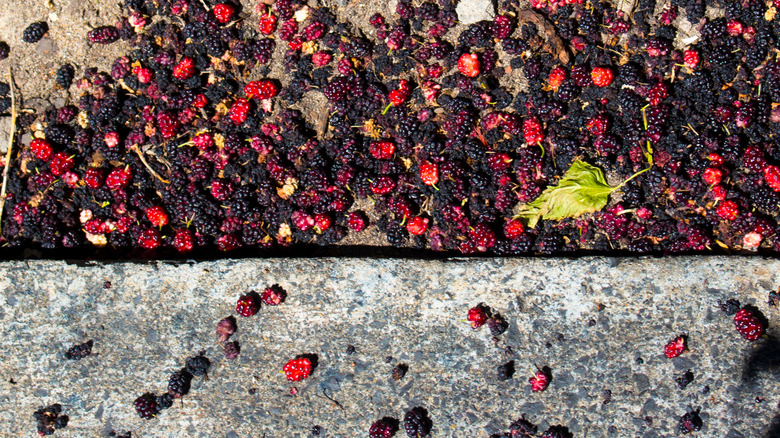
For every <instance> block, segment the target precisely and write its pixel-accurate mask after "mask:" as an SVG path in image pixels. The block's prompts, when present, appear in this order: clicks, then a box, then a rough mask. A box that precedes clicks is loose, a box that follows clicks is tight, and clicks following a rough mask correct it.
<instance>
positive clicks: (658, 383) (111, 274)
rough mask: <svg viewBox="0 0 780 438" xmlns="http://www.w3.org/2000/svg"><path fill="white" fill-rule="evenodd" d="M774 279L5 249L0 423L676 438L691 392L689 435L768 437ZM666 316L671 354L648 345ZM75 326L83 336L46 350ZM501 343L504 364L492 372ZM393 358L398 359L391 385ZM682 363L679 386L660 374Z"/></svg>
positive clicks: (691, 266)
mask: <svg viewBox="0 0 780 438" xmlns="http://www.w3.org/2000/svg"><path fill="white" fill-rule="evenodd" d="M106 282H110V286H109V287H107V286H108V284H107V283H106ZM273 283H279V284H280V285H282V286H283V287H284V288H285V289H286V290H287V291H288V293H289V296H288V298H287V301H286V302H284V303H283V304H282V305H280V306H278V307H263V308H262V309H261V310H260V312H259V313H258V314H257V315H255V316H253V317H250V318H242V317H238V316H237V318H238V332H237V333H236V334H235V335H234V337H233V338H232V339H236V340H238V341H239V342H240V344H241V347H242V351H241V354H240V356H239V357H238V359H236V360H235V361H228V360H226V359H225V358H224V357H223V356H222V352H221V348H220V347H219V345H218V344H217V341H216V336H215V334H214V329H215V325H216V323H217V321H219V320H220V319H221V318H223V317H225V316H228V315H231V314H232V315H235V311H234V307H235V302H236V298H237V297H238V295H240V294H242V293H244V292H246V291H248V290H250V289H254V290H257V291H262V289H263V288H264V287H266V286H269V285H271V284H273ZM778 285H780V261H778V260H770V259H763V258H726V257H711V258H705V257H697V258H673V259H672V258H669V259H654V258H647V259H613V258H582V259H577V260H566V259H504V260H501V259H468V260H446V261H431V260H410V259H406V260H395V259H374V260H368V259H275V260H225V261H218V262H201V263H192V264H186V263H185V264H167V263H162V262H161V263H149V264H133V263H116V264H94V265H89V264H87V265H84V264H81V265H78V264H68V263H65V262H53V261H28V262H25V261H17V262H5V263H3V264H2V265H0V291H2V299H3V306H2V308H0V323H1V324H0V330H1V331H2V339H3V340H2V343H0V370H1V371H2V375H1V376H0V377H1V379H0V406H2V409H0V435H1V436H35V423H34V420H33V417H32V414H33V412H34V411H35V410H36V409H38V408H40V407H43V406H46V405H49V404H51V403H61V404H62V405H63V406H64V413H65V414H67V415H69V416H70V424H69V425H68V426H67V427H66V428H64V429H61V430H59V431H57V432H56V434H55V436H59V437H86V436H90V437H95V436H108V434H109V432H111V431H112V430H114V431H116V432H118V433H122V432H125V431H132V436H133V437H136V436H139V437H185V436H186V437H200V436H203V437H262V436H265V437H309V436H311V428H312V427H313V426H315V425H319V426H321V427H322V429H323V433H321V434H320V436H327V437H366V436H368V428H369V426H370V425H371V423H372V422H373V421H375V420H377V419H379V418H381V417H384V416H391V417H395V418H398V419H402V418H403V414H404V412H405V410H407V409H409V408H411V407H414V406H423V407H425V408H427V409H428V411H429V413H430V417H431V419H432V420H433V424H434V429H433V436H434V437H487V436H489V435H490V434H492V433H498V432H506V431H508V427H509V424H510V423H511V422H512V421H514V420H516V419H517V418H519V417H520V416H521V415H522V414H524V415H525V416H526V418H528V419H529V420H531V421H533V422H534V423H536V424H538V425H539V431H540V433H541V432H542V431H544V430H545V429H546V428H547V427H548V426H549V425H553V424H562V425H564V426H567V427H569V429H570V430H571V431H572V432H573V433H574V436H576V437H664V436H677V435H678V432H677V430H676V427H677V422H678V418H679V417H680V416H681V415H682V414H684V413H685V412H686V411H687V410H689V409H691V408H700V409H701V417H702V418H703V420H704V427H703V429H702V431H701V432H699V433H698V434H694V436H707V437H770V436H778V435H779V434H780V425H778V424H777V423H778V422H780V421H779V420H778V418H780V417H775V416H776V415H778V401H780V391H778V389H779V388H780V384H779V382H778V379H779V378H778V375H779V374H778V373H779V372H780V347H778V346H777V345H778V344H777V340H776V337H775V336H772V335H777V331H776V327H777V325H778V324H777V323H778V315H779V314H780V310H778V309H777V308H772V307H770V306H768V305H767V303H766V301H767V293H768V291H769V290H774V289H775V288H777V286H778ZM727 298H737V299H739V300H740V301H741V302H742V303H743V304H753V305H755V306H756V307H757V308H758V309H759V310H761V311H762V312H763V313H764V314H765V315H766V317H767V318H768V319H769V330H768V332H769V334H770V337H769V338H767V339H762V340H759V341H756V342H749V341H745V340H743V339H742V338H741V337H740V335H739V334H738V333H737V332H736V331H735V330H734V324H733V322H732V318H731V317H729V316H727V315H726V314H724V313H722V312H721V311H720V310H718V309H717V307H715V304H716V301H717V300H718V299H723V300H725V299H727ZM479 302H484V303H485V304H487V305H489V306H490V307H492V308H493V309H494V310H495V311H498V312H500V313H501V314H502V315H503V316H504V317H505V318H506V319H507V320H508V321H509V323H510V328H509V330H508V331H507V332H506V333H505V334H504V335H502V336H500V337H499V339H498V340H497V341H494V340H492V339H491V336H490V333H489V330H488V329H487V327H484V328H482V329H481V330H478V331H475V330H472V329H471V328H470V326H469V324H468V323H467V322H466V321H465V318H466V313H467V311H468V309H469V308H470V307H472V306H474V305H476V304H477V303H479ZM599 309H601V310H599ZM683 333H684V334H687V335H688V345H689V347H690V351H689V352H686V353H684V354H683V355H682V356H681V357H679V358H677V359H673V360H669V359H666V358H665V357H664V354H663V349H664V345H665V344H666V343H667V342H668V341H669V340H671V339H672V338H674V337H675V336H676V335H678V334H683ZM89 339H93V340H94V342H95V345H94V348H93V352H95V353H97V355H93V356H90V357H87V358H85V359H82V360H81V361H78V362H76V361H69V360H66V359H65V358H64V356H63V353H64V351H65V349H67V348H68V347H69V346H71V345H73V344H75V343H81V342H84V341H86V340H89ZM349 345H352V346H354V347H355V352H354V353H353V354H348V352H347V347H348V346H349ZM505 346H510V347H511V349H512V351H513V352H514V354H509V353H508V352H507V351H506V349H505ZM200 350H205V351H206V354H207V356H208V357H209V358H211V359H212V368H211V371H210V372H209V379H208V380H203V379H201V378H196V379H195V380H194V382H193V388H192V391H191V392H190V394H189V395H188V396H186V397H185V398H183V402H178V401H177V402H176V403H175V404H174V406H173V407H172V408H170V409H168V410H166V411H164V412H162V414H160V415H159V416H158V417H157V418H155V419H152V420H148V421H146V420H141V419H140V418H139V417H138V415H137V414H136V413H135V410H134V408H133V400H134V399H135V398H136V397H137V396H139V395H141V394H142V393H144V392H147V391H152V392H156V393H158V394H159V393H161V392H164V391H166V388H167V380H168V376H169V374H170V373H171V372H172V371H175V370H177V369H179V368H180V367H182V366H183V363H184V360H185V359H186V357H188V356H191V355H194V354H196V353H197V352H198V351H200ZM306 353H311V354H316V355H318V358H319V366H318V367H317V368H316V370H315V371H314V373H313V374H312V376H311V377H310V378H309V379H307V380H305V381H303V382H299V384H290V383H288V382H287V381H286V380H285V377H284V374H282V373H281V368H282V366H283V365H284V364H285V363H286V362H287V360H289V359H291V358H293V357H295V356H296V355H298V354H306ZM388 356H390V357H392V359H390V360H389V363H388V360H387V357H388ZM640 357H641V360H640V359H639V358H640ZM510 360H514V361H515V368H516V373H515V375H514V377H513V378H512V379H510V380H507V381H503V382H502V381H499V380H498V378H497V373H496V367H497V366H499V365H501V364H504V363H506V362H508V361H510ZM401 363H403V364H406V365H408V366H409V372H408V373H407V375H406V376H405V377H404V378H403V379H402V380H400V381H398V382H395V381H393V380H392V378H391V377H390V371H391V369H392V368H393V366H394V365H395V364H401ZM537 365H538V366H540V367H541V366H549V367H550V368H551V369H552V374H553V381H552V383H551V385H550V387H549V388H548V389H547V391H545V392H543V393H533V392H531V390H530V386H529V384H528V378H529V377H530V376H531V375H532V374H533V372H534V371H535V370H536V368H535V366H537ZM688 369H690V370H691V372H692V373H693V374H694V376H695V377H694V380H693V383H691V384H690V385H689V386H688V387H687V388H686V389H679V388H678V386H677V383H676V382H675V378H676V377H678V376H680V375H681V374H682V373H683V372H685V371H686V370H688ZM293 386H295V387H296V388H297V389H298V394H297V396H292V395H290V389H291V388H292V387H293ZM705 387H707V388H708V391H707V390H705ZM607 390H608V391H610V392H609V393H608V392H606V391H607ZM757 400H761V402H760V403H759V402H757ZM648 417H649V418H650V420H647V418H648ZM773 421H774V423H775V424H774V429H775V431H774V432H772V431H771V430H770V429H771V428H772V427H773V425H772V423H773ZM396 436H397V437H401V436H405V433H403V431H400V432H399V433H398V434H396Z"/></svg>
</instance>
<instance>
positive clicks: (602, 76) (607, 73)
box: [590, 67, 614, 87]
mask: <svg viewBox="0 0 780 438" xmlns="http://www.w3.org/2000/svg"><path fill="white" fill-rule="evenodd" d="M590 78H591V80H592V81H593V84H594V85H595V86H597V87H606V86H609V84H611V83H612V79H613V78H614V75H613V73H612V70H610V69H608V68H606V67H596V68H594V69H593V70H592V71H591V72H590Z"/></svg>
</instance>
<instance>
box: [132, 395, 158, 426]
mask: <svg viewBox="0 0 780 438" xmlns="http://www.w3.org/2000/svg"><path fill="white" fill-rule="evenodd" d="M133 406H135V411H136V412H138V416H139V417H141V418H143V419H145V420H148V419H150V418H154V417H155V416H156V415H157V414H159V413H160V409H159V407H158V406H157V397H155V396H154V394H152V393H151V392H147V393H145V394H143V395H141V396H140V397H138V398H137V399H135V401H134V402H133Z"/></svg>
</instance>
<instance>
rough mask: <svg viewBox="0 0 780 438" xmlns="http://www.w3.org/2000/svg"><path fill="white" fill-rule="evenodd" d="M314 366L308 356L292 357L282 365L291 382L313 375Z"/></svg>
mask: <svg viewBox="0 0 780 438" xmlns="http://www.w3.org/2000/svg"><path fill="white" fill-rule="evenodd" d="M312 370H313V366H312V363H311V360H309V358H308V357H297V358H295V359H291V360H290V361H289V362H287V364H286V365H285V366H284V367H282V371H284V374H285V376H287V380H288V381H290V382H299V381H301V380H303V379H306V378H307V377H309V376H310V375H311V372H312Z"/></svg>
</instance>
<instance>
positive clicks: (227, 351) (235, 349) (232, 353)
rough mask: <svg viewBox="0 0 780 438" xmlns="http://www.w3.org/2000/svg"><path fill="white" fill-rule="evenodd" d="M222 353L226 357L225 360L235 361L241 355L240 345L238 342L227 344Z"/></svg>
mask: <svg viewBox="0 0 780 438" xmlns="http://www.w3.org/2000/svg"><path fill="white" fill-rule="evenodd" d="M222 353H223V354H224V355H225V359H228V360H233V359H235V358H237V357H238V355H239V353H241V347H240V346H239V345H238V341H232V342H227V343H226V344H225V345H224V346H223V347H222Z"/></svg>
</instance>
